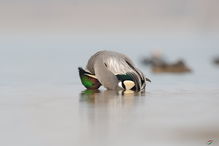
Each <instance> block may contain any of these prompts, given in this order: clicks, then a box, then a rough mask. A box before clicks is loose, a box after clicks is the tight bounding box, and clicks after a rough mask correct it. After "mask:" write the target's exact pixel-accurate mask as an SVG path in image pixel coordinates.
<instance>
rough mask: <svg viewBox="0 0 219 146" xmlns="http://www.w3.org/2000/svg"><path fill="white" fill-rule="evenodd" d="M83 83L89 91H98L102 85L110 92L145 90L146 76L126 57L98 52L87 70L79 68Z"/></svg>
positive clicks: (90, 61) (114, 53) (111, 52)
mask: <svg viewBox="0 0 219 146" xmlns="http://www.w3.org/2000/svg"><path fill="white" fill-rule="evenodd" d="M78 70H79V77H80V79H81V83H82V84H83V85H84V86H85V87H86V88H87V89H93V90H96V89H98V88H99V87H100V86H101V85H102V86H104V87H105V88H106V89H108V90H133V91H143V90H145V86H146V81H148V82H151V80H150V79H148V78H147V77H145V76H144V74H143V73H142V71H140V70H139V69H138V68H137V67H136V66H135V65H134V63H133V62H132V60H131V59H130V58H129V57H127V56H126V55H124V54H122V53H118V52H114V51H107V50H102V51H98V52H97V53H95V54H94V55H92V56H91V57H90V59H89V60H88V62H87V65H86V68H85V69H83V68H82V67H78Z"/></svg>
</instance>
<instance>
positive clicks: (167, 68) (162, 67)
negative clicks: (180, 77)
mask: <svg viewBox="0 0 219 146" xmlns="http://www.w3.org/2000/svg"><path fill="white" fill-rule="evenodd" d="M151 67H152V71H153V72H155V73H164V72H169V73H185V72H191V69H190V68H189V67H187V66H186V65H185V63H184V61H183V60H178V61H176V62H175V63H165V62H163V64H159V65H152V66H151Z"/></svg>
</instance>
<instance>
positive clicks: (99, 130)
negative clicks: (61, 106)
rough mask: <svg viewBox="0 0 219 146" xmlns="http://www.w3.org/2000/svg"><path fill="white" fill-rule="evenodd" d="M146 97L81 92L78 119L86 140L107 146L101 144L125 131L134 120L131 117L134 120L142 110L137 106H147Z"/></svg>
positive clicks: (136, 94) (129, 94) (125, 92)
mask: <svg viewBox="0 0 219 146" xmlns="http://www.w3.org/2000/svg"><path fill="white" fill-rule="evenodd" d="M144 95H145V93H144V92H137V93H136V92H133V91H115V90H104V91H101V90H84V91H82V92H81V93H80V100H79V101H80V102H79V105H80V106H79V115H80V119H81V124H82V127H83V128H82V129H83V130H82V131H83V132H82V135H83V137H86V138H89V139H92V140H93V141H95V142H97V143H98V145H104V143H101V141H107V138H108V136H109V135H110V134H111V133H112V132H113V133H114V132H116V131H117V129H121V128H122V129H123V128H124V130H125V129H126V127H127V126H129V124H128V123H129V122H131V121H133V120H134V119H133V118H132V117H135V111H136V110H138V109H139V107H140V106H138V105H139V104H144V99H145V97H144ZM127 121H128V123H127ZM120 123H123V124H122V125H121V124H120ZM82 141H83V140H82ZM99 143H100V144H99Z"/></svg>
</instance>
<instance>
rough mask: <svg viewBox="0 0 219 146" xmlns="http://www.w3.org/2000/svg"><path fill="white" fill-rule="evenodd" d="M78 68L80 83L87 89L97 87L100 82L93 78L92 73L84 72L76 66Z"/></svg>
mask: <svg viewBox="0 0 219 146" xmlns="http://www.w3.org/2000/svg"><path fill="white" fill-rule="evenodd" d="M78 70H79V76H80V78H81V83H82V84H83V85H84V86H85V87H86V88H87V89H98V88H99V87H100V86H101V84H100V82H99V81H98V80H97V79H96V78H95V76H94V75H92V74H90V73H89V72H86V71H85V70H83V69H82V68H80V67H79V68H78Z"/></svg>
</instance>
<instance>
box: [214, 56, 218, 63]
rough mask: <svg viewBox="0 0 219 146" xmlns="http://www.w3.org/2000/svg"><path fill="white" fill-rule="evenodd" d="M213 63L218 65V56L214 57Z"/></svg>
mask: <svg viewBox="0 0 219 146" xmlns="http://www.w3.org/2000/svg"><path fill="white" fill-rule="evenodd" d="M214 64H216V65H219V57H216V58H215V59H214Z"/></svg>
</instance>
